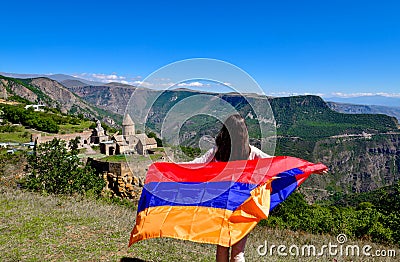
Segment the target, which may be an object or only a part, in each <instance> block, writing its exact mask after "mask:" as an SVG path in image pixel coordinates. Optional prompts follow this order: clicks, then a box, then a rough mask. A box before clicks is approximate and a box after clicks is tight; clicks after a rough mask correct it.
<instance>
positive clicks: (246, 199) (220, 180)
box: [129, 156, 327, 247]
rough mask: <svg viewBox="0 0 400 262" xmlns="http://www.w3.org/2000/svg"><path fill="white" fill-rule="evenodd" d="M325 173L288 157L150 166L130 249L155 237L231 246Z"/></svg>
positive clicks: (154, 164) (317, 167)
mask: <svg viewBox="0 0 400 262" xmlns="http://www.w3.org/2000/svg"><path fill="white" fill-rule="evenodd" d="M326 169H327V167H326V166H325V165H323V164H314V163H311V162H308V161H305V160H302V159H299V158H295V157H288V156H278V157H272V158H263V159H255V160H241V161H232V162H212V163H208V164H207V165H203V164H174V163H165V162H158V163H153V164H152V165H151V166H150V167H149V170H148V172H147V176H146V181H145V185H144V187H143V190H142V194H141V197H140V200H139V204H138V211H137V217H136V224H135V226H134V228H133V230H132V232H131V237H130V240H129V246H131V245H132V244H133V243H136V242H138V241H140V240H144V239H149V238H156V237H171V238H177V239H183V240H190V241H194V242H200V243H210V244H218V245H222V246H226V247H229V246H232V245H233V244H235V243H236V242H238V241H239V240H240V239H242V238H243V237H244V236H245V235H247V234H248V233H249V232H250V231H251V230H252V229H253V228H254V227H255V226H256V224H257V223H258V222H259V221H260V220H261V219H265V218H267V217H268V214H269V212H270V211H271V210H272V209H273V208H275V207H276V206H277V205H278V204H279V203H281V202H282V201H284V200H285V199H286V198H287V197H288V196H289V195H290V194H291V193H292V192H293V191H294V190H295V189H296V188H297V187H298V186H300V184H301V183H303V182H304V181H305V180H306V179H307V178H308V177H309V175H310V174H312V173H319V172H321V171H323V170H326Z"/></svg>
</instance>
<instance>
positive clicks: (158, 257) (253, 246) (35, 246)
mask: <svg viewBox="0 0 400 262" xmlns="http://www.w3.org/2000/svg"><path fill="white" fill-rule="evenodd" d="M135 214H136V210H134V208H128V207H126V206H121V205H116V204H111V203H105V202H104V201H99V200H92V199H88V198H82V197H56V196H51V195H48V196H41V195H39V194H36V193H31V192H24V191H21V190H11V188H9V187H0V261H214V257H215V246H213V245H208V244H198V243H193V242H188V241H180V240H175V239H166V238H162V239H149V240H145V241H141V242H138V243H135V244H134V245H133V246H132V247H131V248H128V247H127V244H128V240H129V235H130V231H131V230H132V227H133V225H134V219H135ZM335 239H336V238H335V237H333V236H328V235H311V234H307V233H302V232H292V231H288V230H277V229H271V228H267V227H262V226H257V227H256V228H255V229H254V230H253V231H252V232H251V233H250V235H249V239H248V242H247V245H246V259H247V260H246V261H328V260H329V261H334V258H336V259H338V260H337V261H351V260H352V261H396V260H394V259H393V258H391V259H390V258H386V259H385V258H382V259H375V260H373V259H371V258H367V257H359V258H358V257H349V258H345V257H320V258H319V259H316V258H313V257H282V256H278V255H277V254H276V250H275V255H273V256H269V255H266V256H261V257H260V256H259V255H258V253H257V248H258V247H259V246H260V245H263V244H264V241H268V244H269V245H272V244H275V245H280V244H284V245H286V246H290V245H292V244H295V245H298V246H300V245H304V244H313V245H315V246H318V247H320V246H321V245H322V244H328V243H329V241H330V242H331V243H332V244H336V243H337V242H336V240H335ZM348 243H349V244H358V245H360V246H363V245H366V244H369V245H371V246H372V247H373V249H374V250H376V249H389V248H390V249H393V247H388V246H383V245H376V244H374V243H370V242H365V241H351V240H350V241H349V242H348ZM397 251H398V252H399V250H398V248H397ZM398 255H399V254H398ZM368 259H370V260H368Z"/></svg>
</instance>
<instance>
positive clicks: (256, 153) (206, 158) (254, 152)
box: [187, 145, 272, 163]
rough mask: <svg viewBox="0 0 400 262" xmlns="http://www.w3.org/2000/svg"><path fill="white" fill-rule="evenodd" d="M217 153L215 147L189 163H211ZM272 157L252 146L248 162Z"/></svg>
mask: <svg viewBox="0 0 400 262" xmlns="http://www.w3.org/2000/svg"><path fill="white" fill-rule="evenodd" d="M216 152H217V147H213V148H211V149H210V150H208V151H207V152H206V153H205V154H204V155H202V156H200V157H198V158H195V159H193V160H192V161H190V162H187V163H209V162H211V161H212V160H213V158H214V155H215V153H216ZM269 157H272V156H270V155H268V154H267V153H264V152H263V151H261V150H260V149H258V148H257V147H255V146H252V145H250V155H249V158H248V160H253V159H258V158H269Z"/></svg>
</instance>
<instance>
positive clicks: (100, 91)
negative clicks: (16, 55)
mask: <svg viewBox="0 0 400 262" xmlns="http://www.w3.org/2000/svg"><path fill="white" fill-rule="evenodd" d="M30 76H31V75H30ZM57 77H59V75H58V76H57ZM59 81H60V82H57V81H56V80H52V79H50V78H47V77H39V78H30V77H27V78H25V79H21V78H18V79H16V78H11V77H4V76H0V96H1V97H0V98H9V99H10V98H15V97H20V99H24V100H25V101H30V102H34V103H37V102H42V103H44V104H46V105H48V106H53V107H59V108H60V109H61V110H62V111H64V112H67V113H70V114H76V113H83V114H85V115H86V116H89V117H92V118H97V119H103V121H104V119H107V118H113V119H114V120H116V121H117V122H119V123H121V122H120V121H121V118H122V117H121V116H122V115H123V114H124V113H125V110H126V105H127V104H128V102H129V99H130V98H131V95H132V93H133V92H134V91H135V90H136V89H135V87H133V86H129V85H124V84H119V83H109V84H101V85H97V84H94V83H90V85H87V84H86V83H85V82H83V81H81V80H80V79H75V78H70V77H60V78H59ZM140 91H141V93H140V94H141V99H139V100H138V103H142V106H139V107H145V108H147V109H150V111H149V113H150V114H149V118H148V123H146V126H145V128H146V130H144V129H142V130H141V131H142V132H143V131H154V132H156V133H157V134H158V135H160V130H161V125H162V123H163V122H164V120H165V118H166V116H167V113H168V112H169V111H170V110H171V109H172V108H174V106H175V105H177V104H178V103H179V102H181V101H184V99H186V98H189V97H191V96H194V95H201V94H204V92H203V93H202V92H198V91H193V90H187V89H185V90H182V89H181V90H169V91H155V90H151V89H140ZM207 94H208V95H213V96H216V97H219V98H220V99H222V100H224V101H226V102H227V103H229V104H230V105H232V106H233V107H234V108H235V110H237V111H238V112H240V113H241V114H242V115H243V116H245V117H246V122H247V124H248V127H249V134H250V138H251V143H252V144H254V145H260V144H261V143H262V139H260V137H259V135H260V133H259V129H257V122H258V121H261V122H263V121H264V119H262V116H261V117H257V116H256V115H255V114H254V109H255V110H257V107H259V108H263V107H265V105H266V104H265V103H266V102H267V101H268V103H269V104H270V105H271V108H272V111H273V113H274V116H275V120H276V127H277V133H276V137H275V139H276V142H277V144H276V150H275V151H274V152H269V153H271V154H275V155H290V156H295V157H300V158H304V159H307V160H309V161H313V162H323V163H325V164H326V165H327V166H329V168H330V170H331V172H330V174H329V175H326V176H313V177H312V178H311V179H309V180H308V181H307V182H306V184H305V186H304V187H303V189H302V190H305V191H306V192H305V193H306V195H307V196H308V197H309V198H310V199H313V200H316V199H322V198H326V197H329V196H330V195H332V194H334V193H337V192H342V193H351V192H366V191H370V190H373V189H376V188H379V187H382V186H388V185H393V184H394V183H395V182H396V181H398V180H400V171H399V170H400V150H398V148H400V132H399V128H398V120H397V119H396V118H395V117H390V116H387V115H384V114H375V113H382V110H386V112H389V109H388V108H387V107H385V108H379V107H370V106H364V107H362V106H354V105H346V104H340V103H326V102H325V101H324V100H323V99H322V98H320V97H318V96H296V97H275V98H272V97H262V96H254V95H253V96H242V95H240V94H233V93H230V94H212V93H207ZM152 97H153V98H154V97H157V99H156V100H155V102H154V103H153V104H152V105H148V104H147V102H146V101H147V99H148V98H152ZM250 100H251V101H252V102H253V103H252V105H254V106H255V107H256V108H252V106H251V105H250V104H249V103H248V101H250ZM193 106H197V105H193ZM134 107H135V106H134ZM332 108H334V109H335V110H337V111H347V112H351V113H354V114H345V113H340V112H337V111H334V110H332ZM214 109H215V110H217V111H218V110H219V109H218V108H217V107H215V108H214ZM373 110H376V111H373ZM379 110H381V111H379ZM132 112H133V114H132V115H131V116H132V118H133V119H134V120H135V115H134V113H135V112H138V111H135V110H133V111H132ZM393 112H394V113H395V111H393ZM138 113H140V112H138ZM360 113H363V114H360ZM364 113H366V114H364ZM138 124H139V125H138V126H140V123H138ZM142 128H144V127H142ZM219 128H220V123H219V124H218V121H216V120H215V119H213V118H209V117H204V116H199V117H192V118H190V119H188V121H185V123H183V125H182V128H181V130H179V138H180V141H181V143H182V145H185V146H192V147H197V146H198V145H199V143H200V142H199V141H200V140H201V139H202V138H203V137H215V135H216V133H217V132H218V130H219ZM138 129H140V128H139V127H138Z"/></svg>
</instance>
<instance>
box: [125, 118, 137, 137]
mask: <svg viewBox="0 0 400 262" xmlns="http://www.w3.org/2000/svg"><path fill="white" fill-rule="evenodd" d="M122 134H123V135H124V137H125V139H127V137H129V136H133V135H135V123H134V122H133V121H132V118H131V117H130V115H129V114H126V115H125V116H124V120H123V121H122Z"/></svg>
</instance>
